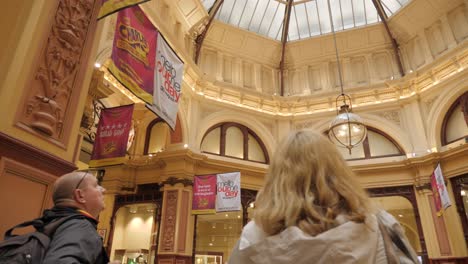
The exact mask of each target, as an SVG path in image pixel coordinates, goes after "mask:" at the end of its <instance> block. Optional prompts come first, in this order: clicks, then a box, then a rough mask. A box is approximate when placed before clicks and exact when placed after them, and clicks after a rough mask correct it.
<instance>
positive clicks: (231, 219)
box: [195, 212, 242, 264]
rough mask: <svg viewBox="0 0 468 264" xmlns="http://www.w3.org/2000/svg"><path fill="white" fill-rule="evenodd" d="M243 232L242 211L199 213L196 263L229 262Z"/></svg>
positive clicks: (218, 263) (221, 263) (220, 263)
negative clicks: (212, 213) (211, 213)
mask: <svg viewBox="0 0 468 264" xmlns="http://www.w3.org/2000/svg"><path fill="white" fill-rule="evenodd" d="M241 232H242V212H223V213H217V214H214V215H198V216H197V226H196V242H195V263H196V264H212V263H213V264H214V263H217V264H223V263H227V260H228V259H229V256H230V255H231V251H232V249H233V248H234V246H235V245H236V243H237V240H238V239H239V237H240V234H241Z"/></svg>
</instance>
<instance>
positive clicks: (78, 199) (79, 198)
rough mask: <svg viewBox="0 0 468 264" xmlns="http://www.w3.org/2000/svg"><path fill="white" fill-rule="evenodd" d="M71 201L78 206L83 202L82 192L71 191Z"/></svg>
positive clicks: (79, 190) (77, 190)
mask: <svg viewBox="0 0 468 264" xmlns="http://www.w3.org/2000/svg"><path fill="white" fill-rule="evenodd" d="M73 200H75V201H76V202H77V203H80V204H82V203H84V202H85V199H84V196H83V192H82V190H81V189H76V190H74V191H73Z"/></svg>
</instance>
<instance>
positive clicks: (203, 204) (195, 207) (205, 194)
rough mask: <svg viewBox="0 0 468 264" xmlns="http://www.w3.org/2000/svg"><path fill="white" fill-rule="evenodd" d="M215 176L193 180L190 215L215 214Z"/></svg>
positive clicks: (197, 177) (196, 177) (204, 176)
mask: <svg viewBox="0 0 468 264" xmlns="http://www.w3.org/2000/svg"><path fill="white" fill-rule="evenodd" d="M215 206H216V174H213V175H202V176H195V177H194V178H193V199H192V214H214V213H215V212H216V209H215Z"/></svg>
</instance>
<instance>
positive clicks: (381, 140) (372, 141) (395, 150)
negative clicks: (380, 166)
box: [338, 127, 404, 160]
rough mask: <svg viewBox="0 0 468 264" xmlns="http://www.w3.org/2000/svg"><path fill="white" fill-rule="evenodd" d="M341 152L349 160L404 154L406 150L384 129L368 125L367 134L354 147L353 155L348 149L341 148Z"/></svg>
mask: <svg viewBox="0 0 468 264" xmlns="http://www.w3.org/2000/svg"><path fill="white" fill-rule="evenodd" d="M338 149H339V150H340V152H341V154H342V155H343V157H344V158H345V159H347V160H358V159H373V158H383V157H392V156H402V155H404V152H403V150H402V148H401V147H400V146H398V144H397V143H396V142H395V141H394V140H393V139H392V138H391V137H389V136H387V135H386V134H385V133H383V132H382V131H379V130H377V129H375V128H372V127H367V136H366V138H365V139H364V141H363V142H362V144H359V145H358V146H356V147H354V148H352V150H351V155H350V154H349V151H348V149H346V148H340V147H338Z"/></svg>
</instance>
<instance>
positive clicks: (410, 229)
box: [371, 196, 421, 252]
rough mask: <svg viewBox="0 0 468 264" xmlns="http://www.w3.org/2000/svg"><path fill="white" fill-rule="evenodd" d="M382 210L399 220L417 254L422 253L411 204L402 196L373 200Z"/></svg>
mask: <svg viewBox="0 0 468 264" xmlns="http://www.w3.org/2000/svg"><path fill="white" fill-rule="evenodd" d="M371 199H372V201H373V202H375V203H376V204H377V205H378V206H379V207H380V208H382V209H384V210H386V211H387V212H388V213H390V214H391V215H393V217H395V219H396V220H398V221H399V222H400V224H401V226H402V227H403V230H404V231H405V235H406V237H408V240H409V242H410V244H411V246H412V247H413V248H414V249H415V250H416V252H421V244H420V243H419V234H418V228H417V225H416V218H415V216H414V208H413V205H412V204H411V202H410V201H409V200H408V199H406V198H404V197H402V196H387V197H375V198H371Z"/></svg>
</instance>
